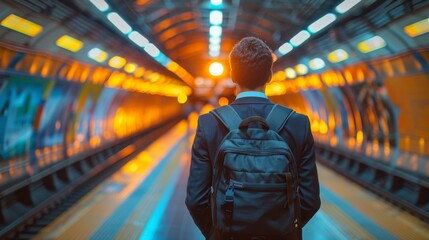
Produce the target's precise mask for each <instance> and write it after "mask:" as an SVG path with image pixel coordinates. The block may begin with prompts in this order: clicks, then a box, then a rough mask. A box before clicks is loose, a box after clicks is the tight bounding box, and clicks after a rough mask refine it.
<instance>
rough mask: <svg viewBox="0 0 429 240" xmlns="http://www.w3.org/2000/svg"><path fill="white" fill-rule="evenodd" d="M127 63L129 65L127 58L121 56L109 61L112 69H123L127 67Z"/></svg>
mask: <svg viewBox="0 0 429 240" xmlns="http://www.w3.org/2000/svg"><path fill="white" fill-rule="evenodd" d="M125 63H127V61H126V60H125V58H123V57H119V56H114V57H112V58H111V59H110V60H109V66H111V67H112V68H121V67H123V66H124V65H125Z"/></svg>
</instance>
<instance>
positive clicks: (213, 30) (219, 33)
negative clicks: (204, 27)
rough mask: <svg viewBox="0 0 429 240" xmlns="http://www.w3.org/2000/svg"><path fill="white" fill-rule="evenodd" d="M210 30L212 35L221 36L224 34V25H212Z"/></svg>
mask: <svg viewBox="0 0 429 240" xmlns="http://www.w3.org/2000/svg"><path fill="white" fill-rule="evenodd" d="M209 32H210V36H211V37H220V36H222V27H220V26H210V30H209Z"/></svg>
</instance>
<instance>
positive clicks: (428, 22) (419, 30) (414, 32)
mask: <svg viewBox="0 0 429 240" xmlns="http://www.w3.org/2000/svg"><path fill="white" fill-rule="evenodd" d="M404 31H405V33H406V34H407V35H408V36H410V37H417V36H420V35H422V34H424V33H427V32H429V18H426V19H423V20H421V21H418V22H415V23H413V24H410V25H408V26H406V27H404Z"/></svg>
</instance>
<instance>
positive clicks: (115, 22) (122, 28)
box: [107, 12, 133, 34]
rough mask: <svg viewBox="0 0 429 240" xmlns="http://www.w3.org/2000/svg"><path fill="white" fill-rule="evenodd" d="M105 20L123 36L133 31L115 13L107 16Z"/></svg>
mask: <svg viewBox="0 0 429 240" xmlns="http://www.w3.org/2000/svg"><path fill="white" fill-rule="evenodd" d="M107 19H109V21H110V22H111V23H112V24H113V25H115V27H116V28H117V29H119V31H121V32H122V33H124V34H128V33H129V32H131V31H132V30H133V29H132V28H131V26H130V25H129V24H128V23H127V22H126V21H125V20H124V19H123V18H122V17H121V16H119V14H117V13H116V12H111V13H109V14H107Z"/></svg>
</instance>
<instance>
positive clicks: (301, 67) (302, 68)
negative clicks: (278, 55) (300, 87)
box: [295, 64, 308, 75]
mask: <svg viewBox="0 0 429 240" xmlns="http://www.w3.org/2000/svg"><path fill="white" fill-rule="evenodd" d="M295 71H296V72H297V73H298V74H299V75H305V74H307V73H308V67H307V66H305V65H304V64H298V65H296V66H295Z"/></svg>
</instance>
